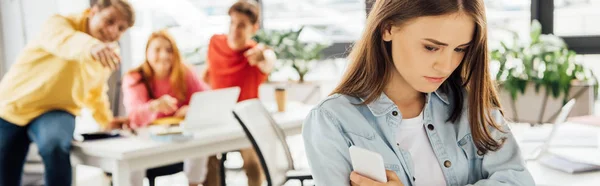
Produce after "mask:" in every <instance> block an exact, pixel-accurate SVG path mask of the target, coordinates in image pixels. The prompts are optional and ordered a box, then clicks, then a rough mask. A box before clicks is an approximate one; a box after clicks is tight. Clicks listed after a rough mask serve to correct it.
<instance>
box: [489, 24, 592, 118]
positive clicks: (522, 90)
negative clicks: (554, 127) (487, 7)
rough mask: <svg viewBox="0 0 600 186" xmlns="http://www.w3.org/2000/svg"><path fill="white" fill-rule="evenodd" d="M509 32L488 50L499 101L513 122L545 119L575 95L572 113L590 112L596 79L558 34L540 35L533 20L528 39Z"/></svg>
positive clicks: (538, 27)
mask: <svg viewBox="0 0 600 186" xmlns="http://www.w3.org/2000/svg"><path fill="white" fill-rule="evenodd" d="M512 34H513V40H512V42H510V43H508V42H500V46H501V47H499V48H497V49H493V50H491V53H490V56H491V61H492V62H493V63H495V64H496V65H497V66H498V72H497V73H496V74H495V78H496V81H498V83H499V85H500V91H499V92H500V97H501V102H502V104H503V105H505V107H504V109H505V111H507V110H508V111H510V112H505V115H507V116H508V118H510V119H512V120H514V121H517V122H532V123H544V122H549V121H550V120H551V119H552V118H553V117H554V116H555V115H556V113H558V111H559V110H560V108H561V106H562V105H563V104H564V103H566V102H567V101H568V100H569V99H571V98H577V99H578V101H577V105H578V106H579V107H580V108H579V109H577V108H575V109H574V111H573V112H572V115H573V114H576V115H584V114H591V112H592V111H593V103H591V104H590V103H589V102H593V101H594V100H595V99H596V93H597V87H598V86H597V83H596V82H597V79H596V77H595V75H594V74H593V73H592V71H591V70H589V69H587V68H585V67H584V66H583V65H582V64H581V63H579V62H577V61H576V58H575V56H576V53H575V52H574V51H572V50H569V49H568V47H567V45H566V44H565V42H564V41H563V40H562V39H561V38H560V37H558V36H554V35H546V34H541V25H540V23H539V22H538V21H537V20H534V21H533V22H532V24H531V32H530V37H531V38H530V40H529V41H527V42H523V41H524V40H523V39H521V38H519V37H518V35H517V34H516V33H512ZM591 87H592V88H591ZM532 89H533V90H532ZM575 89H577V90H575ZM540 91H542V92H540ZM550 96H551V97H550ZM579 98H585V99H579ZM517 100H518V101H517ZM507 103H508V104H507ZM509 105H510V107H508V106H509ZM577 105H576V107H577ZM583 107H588V108H583ZM589 107H591V108H589ZM576 110H577V111H576ZM574 112H575V113H574ZM576 112H579V113H576Z"/></svg>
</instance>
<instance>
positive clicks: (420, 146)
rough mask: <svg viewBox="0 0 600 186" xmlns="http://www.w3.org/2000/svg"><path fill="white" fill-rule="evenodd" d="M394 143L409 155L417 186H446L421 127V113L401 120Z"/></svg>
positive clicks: (423, 128)
mask: <svg viewBox="0 0 600 186" xmlns="http://www.w3.org/2000/svg"><path fill="white" fill-rule="evenodd" d="M396 142H397V143H398V147H400V148H401V149H403V150H406V151H408V152H409V153H410V154H411V158H412V160H413V164H414V168H415V169H414V171H415V174H414V175H413V176H414V177H415V184H416V185H417V186H429V185H446V179H445V178H444V173H443V172H442V168H441V167H440V164H439V162H438V160H437V158H436V156H435V154H434V153H433V149H432V148H431V143H429V138H428V137H427V134H426V132H425V127H423V112H421V114H420V115H419V116H417V117H416V118H410V119H402V123H400V126H399V127H398V130H397V131H396Z"/></svg>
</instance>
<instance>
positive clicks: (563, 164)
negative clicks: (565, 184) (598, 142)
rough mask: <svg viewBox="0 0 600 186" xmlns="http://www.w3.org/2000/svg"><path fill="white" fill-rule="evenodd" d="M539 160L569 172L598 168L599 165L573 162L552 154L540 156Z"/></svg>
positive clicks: (543, 163) (546, 164)
mask: <svg viewBox="0 0 600 186" xmlns="http://www.w3.org/2000/svg"><path fill="white" fill-rule="evenodd" d="M539 162H540V163H541V164H542V165H545V166H547V167H550V168H553V169H556V170H560V171H563V172H567V173H571V174H573V173H580V172H588V171H597V170H600V166H598V165H593V164H587V163H579V162H574V161H571V160H569V159H567V158H564V157H562V156H557V155H553V154H549V155H545V156H543V157H542V158H540V160H539Z"/></svg>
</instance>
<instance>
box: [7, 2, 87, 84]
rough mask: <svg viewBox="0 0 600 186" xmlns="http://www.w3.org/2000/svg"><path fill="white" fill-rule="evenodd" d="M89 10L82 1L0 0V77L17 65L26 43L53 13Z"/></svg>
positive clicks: (64, 13) (65, 13)
mask: <svg viewBox="0 0 600 186" xmlns="http://www.w3.org/2000/svg"><path fill="white" fill-rule="evenodd" d="M87 7H89V2H88V1H82V0H0V18H1V20H0V28H2V30H1V31H0V33H1V34H2V36H1V37H0V39H1V40H0V45H1V46H2V47H1V48H0V49H2V50H1V51H0V53H1V54H3V55H1V57H2V58H0V59H1V60H0V62H2V64H0V66H1V67H0V75H2V74H4V73H5V72H6V70H8V68H10V66H11V65H12V64H13V63H14V61H15V59H16V58H17V55H18V54H19V52H20V51H21V50H22V49H23V47H25V44H26V43H27V41H28V40H29V39H31V38H33V37H34V36H35V35H36V34H38V33H39V32H40V28H41V26H42V24H43V23H44V22H45V21H46V20H47V19H48V17H50V16H51V15H54V14H57V13H58V14H63V15H67V14H71V13H75V12H80V11H82V10H84V9H85V8H87Z"/></svg>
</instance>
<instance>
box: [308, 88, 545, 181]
mask: <svg viewBox="0 0 600 186" xmlns="http://www.w3.org/2000/svg"><path fill="white" fill-rule="evenodd" d="M447 98H448V96H447V95H446V94H444V93H441V92H440V91H437V92H433V93H429V94H428V95H427V98H426V104H425V108H424V110H423V115H424V119H423V123H424V124H423V127H424V129H425V131H426V132H427V136H428V137H429V141H430V143H431V147H432V148H433V151H434V154H435V155H436V157H437V160H438V162H437V163H438V164H439V165H440V167H441V168H442V172H443V174H444V177H445V179H446V183H447V184H448V185H452V186H463V185H493V186H502V185H516V186H533V185H535V184H534V181H533V178H532V177H531V174H530V173H529V171H528V170H527V169H526V168H525V165H524V161H523V160H522V158H521V152H520V150H519V147H518V146H517V143H516V141H515V138H514V137H513V136H512V134H511V132H510V129H509V128H508V126H507V125H506V123H505V121H504V119H503V117H502V115H501V114H500V112H499V111H498V110H494V111H493V112H492V115H493V118H495V119H496V121H497V123H499V124H501V128H502V130H504V132H501V131H498V130H492V131H491V134H492V136H493V137H494V138H495V139H500V138H506V139H505V141H504V144H503V146H502V148H500V149H499V150H497V151H489V152H487V153H486V154H482V153H481V152H480V151H478V150H477V148H476V146H475V144H474V143H473V140H472V137H471V129H470V127H469V123H468V122H469V121H468V117H467V116H468V112H467V109H468V106H467V105H468V104H467V103H466V102H465V103H464V104H463V105H464V106H463V113H462V115H461V117H460V119H458V120H457V121H456V122H455V123H451V122H447V119H448V118H449V115H450V114H451V108H452V107H451V104H452V103H451V102H448V99H447ZM362 101H363V100H362V99H361V98H357V97H352V96H347V95H341V94H336V95H332V96H330V97H328V98H327V99H325V100H324V101H322V102H321V103H320V104H318V105H317V106H316V107H315V108H314V109H313V110H312V111H311V112H310V114H309V115H308V117H307V119H306V120H305V122H304V127H303V133H302V135H303V137H304V142H305V148H306V153H307V156H308V160H309V165H310V167H311V170H312V174H313V178H314V181H315V184H316V185H317V186H338V185H340V186H346V185H350V173H351V171H352V170H353V168H352V163H351V161H350V154H349V151H348V148H349V147H350V146H353V145H356V146H359V147H362V148H365V149H368V150H371V151H374V152H377V153H379V154H381V156H382V157H383V160H384V165H385V168H386V169H387V170H392V171H394V172H396V174H397V175H398V177H399V178H400V180H402V183H403V184H404V185H405V186H413V185H419V184H418V183H419V180H418V179H417V180H415V177H414V176H413V175H414V166H419V165H414V163H413V162H412V160H411V155H410V153H408V151H406V150H404V149H401V148H399V147H398V146H397V144H396V141H395V139H396V132H395V131H396V129H397V127H398V126H399V125H401V124H402V113H400V111H399V110H398V107H397V106H396V105H395V104H394V103H393V102H392V101H391V100H390V99H389V98H388V97H387V96H386V95H385V94H383V93H382V95H381V96H380V97H379V99H377V100H375V101H373V102H372V103H369V104H367V105H364V104H362V105H361V104H360V103H361V102H362ZM421 179H422V178H421Z"/></svg>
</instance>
